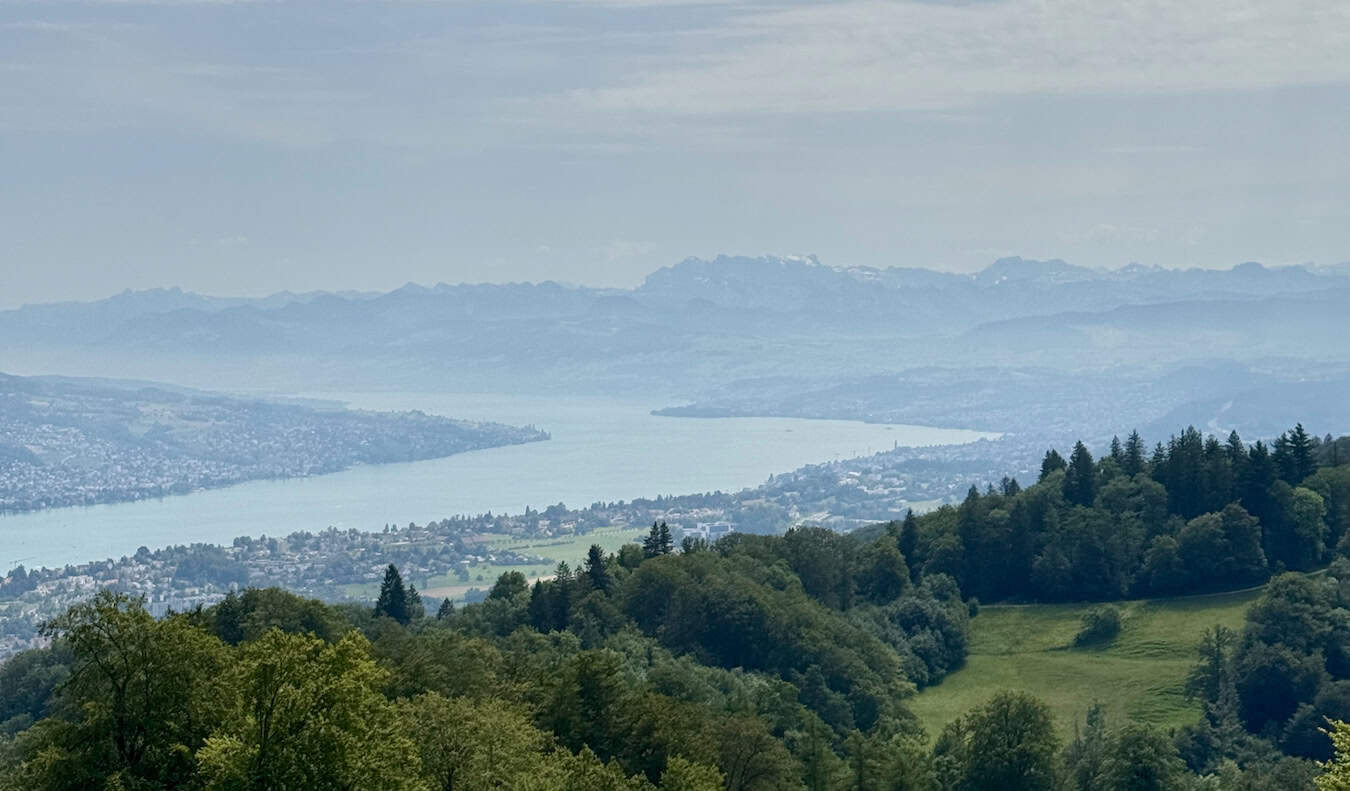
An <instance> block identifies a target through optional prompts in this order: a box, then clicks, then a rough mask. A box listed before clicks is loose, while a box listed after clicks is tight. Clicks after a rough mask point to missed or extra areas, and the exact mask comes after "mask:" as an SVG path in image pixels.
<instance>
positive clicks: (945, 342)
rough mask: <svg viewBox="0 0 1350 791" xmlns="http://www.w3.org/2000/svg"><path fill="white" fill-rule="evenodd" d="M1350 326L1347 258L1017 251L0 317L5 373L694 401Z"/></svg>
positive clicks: (1307, 360)
mask: <svg viewBox="0 0 1350 791" xmlns="http://www.w3.org/2000/svg"><path fill="white" fill-rule="evenodd" d="M1347 337H1350V267H1348V266H1333V267H1304V266H1290V267H1278V268H1273V267H1266V266H1263V265H1261V264H1259V263H1243V264H1240V265H1238V266H1235V267H1233V268H1231V269H1226V270H1205V269H1188V270H1170V269H1162V268H1157V267H1146V266H1140V265H1131V266H1127V267H1123V268H1120V269H1114V270H1102V269H1090V268H1086V267H1081V266H1074V265H1072V264H1069V263H1066V262H1064V261H1061V260H1058V259H1054V260H1045V261H1038V260H1028V259H1023V258H1003V259H1000V260H998V261H995V262H994V263H993V264H992V265H990V266H989V267H988V268H986V269H984V270H983V271H980V272H977V273H974V274H953V273H948V272H938V271H933V270H928V269H916V268H890V269H875V268H865V267H852V268H839V267H831V266H826V265H824V264H822V263H820V262H819V261H817V260H816V259H814V258H809V257H806V258H799V257H798V258H775V257H763V258H745V257H727V256H719V257H718V258H715V259H713V260H700V259H688V260H685V261H682V262H680V263H678V264H675V265H673V266H669V267H664V268H662V269H660V270H658V271H656V272H653V273H652V274H651V275H650V276H648V277H647V279H646V281H645V282H644V283H643V284H642V285H641V286H639V287H637V288H635V289H596V288H586V287H577V286H567V285H562V284H558V283H553V282H543V283H513V284H501V285H446V284H443V283H442V284H438V285H435V286H419V285H415V284H409V285H406V286H404V287H402V288H399V289H396V290H394V291H391V292H388V293H382V294H373V293H324V292H316V293H309V294H277V295H273V296H270V297H266V298H262V299H231V298H217V297H205V296H201V295H197V294H191V293H187V292H183V291H180V290H177V289H170V290H155V291H141V292H125V293H123V294H119V295H117V296H115V297H111V298H109V299H106V300H100V301H97V302H89V303H62V304H55V305H35V306H26V307H24V308H20V309H18V310H11V311H4V312H0V370H3V369H9V370H21V371H26V372H32V373H49V372H60V373H75V374H85V375H101V376H121V377H140V378H146V379H156V380H165V381H176V382H182V383H184V384H191V385H195V386H203V387H209V388H212V389H221V388H227V389H263V390H267V389H270V390H276V391H297V390H312V389H323V388H348V389H350V388H369V387H394V388H399V389H419V388H423V389H424V388H437V389H465V390H488V391H500V390H508V391H530V392H562V391H565V392H595V393H600V392H603V393H613V392H632V393H636V392H642V393H648V394H662V395H664V396H669V397H671V398H683V399H686V400H696V401H699V400H703V399H704V398H705V397H707V396H709V395H710V394H715V393H717V392H722V391H723V390H724V389H725V388H726V386H727V385H729V384H730V383H734V382H755V381H761V382H762V381H767V380H770V379H772V378H773V377H788V378H790V379H793V380H794V381H799V382H807V383H810V384H812V385H819V388H817V389H828V388H829V387H830V386H831V384H832V383H837V382H842V381H856V380H858V379H859V378H860V377H863V378H865V377H869V376H882V377H886V376H895V375H897V374H899V373H900V372H904V371H912V370H914V369H916V368H920V367H925V366H928V367H935V368H939V369H941V368H951V367H957V368H969V367H971V366H983V367H987V368H991V369H1019V368H1020V369H1035V370H1042V371H1047V372H1052V373H1053V375H1056V376H1063V375H1067V374H1070V373H1074V372H1083V371H1096V372H1108V371H1109V375H1110V376H1123V375H1126V374H1125V373H1124V372H1127V371H1128V372H1130V373H1129V374H1128V375H1129V376H1133V377H1136V378H1137V380H1138V381H1148V379H1149V378H1150V377H1154V376H1161V375H1163V374H1166V373H1167V372H1169V371H1171V370H1174V369H1176V368H1178V367H1182V366H1188V365H1195V364H1209V363H1212V362H1215V361H1227V362H1236V363H1241V364H1242V365H1244V366H1252V370H1255V371H1261V370H1266V369H1271V370H1274V369H1276V368H1278V369H1280V370H1282V371H1285V372H1289V371H1293V372H1294V373H1293V374H1290V375H1293V376H1299V377H1303V378H1310V379H1325V378H1327V377H1334V376H1336V375H1338V374H1337V373H1336V372H1337V371H1339V370H1340V368H1338V367H1337V366H1343V364H1345V363H1350V344H1346V343H1345V342H1344V339H1345V338H1347ZM1281 375H1284V374H1281ZM1159 406H1160V407H1168V406H1170V407H1177V406H1180V404H1179V403H1177V404H1171V405H1159ZM1164 411H1165V409H1164ZM1159 416H1161V413H1159ZM1117 425H1118V424H1117Z"/></svg>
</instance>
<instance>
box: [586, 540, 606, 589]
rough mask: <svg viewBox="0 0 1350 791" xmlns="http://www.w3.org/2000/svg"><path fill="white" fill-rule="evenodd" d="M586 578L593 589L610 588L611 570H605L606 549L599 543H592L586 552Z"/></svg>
mask: <svg viewBox="0 0 1350 791" xmlns="http://www.w3.org/2000/svg"><path fill="white" fill-rule="evenodd" d="M586 579H587V580H589V581H590V583H591V590H598V591H607V590H609V572H608V571H606V570H605V550H604V549H602V548H601V547H600V545H599V544H591V548H590V550H588V551H587V552H586Z"/></svg>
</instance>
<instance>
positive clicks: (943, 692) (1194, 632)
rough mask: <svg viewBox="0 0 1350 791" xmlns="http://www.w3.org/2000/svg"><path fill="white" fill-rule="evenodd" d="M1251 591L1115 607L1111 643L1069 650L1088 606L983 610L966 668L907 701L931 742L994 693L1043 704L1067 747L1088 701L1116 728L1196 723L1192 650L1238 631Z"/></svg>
mask: <svg viewBox="0 0 1350 791" xmlns="http://www.w3.org/2000/svg"><path fill="white" fill-rule="evenodd" d="M1260 594H1261V591H1260V589H1255V590H1248V591H1238V592H1234V593H1221V594H1213V595H1208V596H1188V597H1182V598H1175V599H1151V600H1143V601H1131V602H1120V603H1119V606H1120V608H1121V611H1122V613H1123V614H1124V616H1125V623H1124V628H1123V629H1122V631H1121V633H1120V635H1119V636H1118V637H1116V639H1115V640H1114V641H1112V642H1111V643H1110V644H1108V645H1106V646H1103V647H1099V648H1089V649H1075V648H1071V647H1070V646H1072V644H1073V637H1074V635H1075V634H1076V633H1077V632H1078V628H1079V619H1080V618H1081V617H1082V615H1083V613H1085V612H1086V611H1087V610H1089V609H1091V608H1092V607H1093V606H1094V605H1091V604H1040V605H991V606H987V607H983V608H981V610H980V614H979V615H978V616H977V617H976V618H975V619H974V620H972V621H971V647H970V655H969V658H968V659H967V660H966V665H965V667H963V668H962V669H961V670H958V671H957V672H955V673H953V674H951V675H950V676H948V677H947V678H946V679H945V680H944V681H943V682H942V683H941V684H939V685H937V686H935V687H931V688H929V689H926V690H924V691H923V692H922V693H920V694H919V695H918V696H917V697H915V698H912V699H911V700H910V701H909V704H910V708H911V709H912V710H913V711H914V713H915V714H916V715H918V717H919V719H920V721H921V722H923V724H924V727H925V728H927V730H928V733H929V735H930V736H932V737H934V738H936V736H937V734H938V733H939V732H940V731H941V730H942V727H943V726H944V725H945V724H946V723H948V722H950V721H951V720H953V719H955V718H956V717H957V716H959V715H960V714H962V713H964V712H965V711H967V710H969V709H970V708H972V707H974V706H976V705H978V704H980V703H983V702H984V701H985V700H987V699H988V698H989V697H990V696H991V695H993V694H994V693H995V692H998V691H999V690H1004V689H1016V690H1025V691H1027V692H1030V693H1032V694H1034V695H1036V696H1037V697H1039V698H1040V699H1042V700H1044V701H1045V702H1046V703H1047V704H1049V706H1050V709H1051V711H1052V712H1053V713H1054V716H1055V724H1056V725H1057V726H1058V728H1059V730H1060V734H1061V736H1064V737H1065V738H1067V737H1068V736H1069V735H1070V734H1071V733H1072V730H1073V723H1074V721H1075V720H1079V721H1081V719H1082V716H1083V713H1084V712H1085V711H1086V709H1087V706H1088V705H1089V704H1090V702H1091V701H1093V700H1094V699H1095V700H1098V701H1100V702H1101V703H1102V704H1103V705H1105V706H1106V709H1107V712H1108V717H1109V719H1110V720H1114V721H1115V722H1124V721H1125V720H1127V719H1129V720H1134V721H1138V722H1143V723H1148V724H1150V725H1155V726H1158V727H1162V728H1168V727H1172V726H1180V725H1184V724H1186V723H1188V722H1192V721H1194V720H1195V718H1196V717H1197V716H1198V714H1199V709H1198V707H1197V706H1195V705H1194V704H1191V703H1188V702H1187V701H1186V700H1185V698H1184V696H1183V694H1182V687H1183V685H1184V683H1185V679H1186V673H1187V672H1188V670H1189V669H1190V667H1191V665H1192V664H1194V662H1195V644H1196V643H1197V642H1198V641H1199V640H1200V635H1201V633H1202V632H1203V631H1204V630H1205V629H1206V628H1208V627H1210V626H1212V625H1214V624H1224V625H1226V626H1229V627H1233V628H1240V627H1241V625H1242V621H1243V616H1244V615H1245V613H1246V610H1247V607H1248V605H1250V604H1251V603H1252V601H1254V600H1255V599H1256V598H1257V597H1258V596H1259V595H1260Z"/></svg>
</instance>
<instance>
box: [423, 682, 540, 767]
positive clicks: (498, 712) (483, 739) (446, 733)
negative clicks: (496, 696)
mask: <svg viewBox="0 0 1350 791" xmlns="http://www.w3.org/2000/svg"><path fill="white" fill-rule="evenodd" d="M399 713H400V715H401V719H402V721H403V722H404V723H408V724H413V723H415V725H416V727H414V728H412V729H411V731H410V732H411V736H412V739H413V741H414V743H415V744H416V754H417V756H418V758H419V760H420V765H421V774H422V779H423V781H424V782H425V783H426V784H427V786H428V787H429V788H431V789H435V791H477V790H478V789H484V791H486V789H493V788H516V787H518V786H519V785H521V784H523V783H525V782H527V781H528V780H529V779H530V778H531V777H533V776H536V775H539V774H542V773H544V772H545V771H546V766H547V760H546V758H545V755H544V753H545V752H546V751H547V750H548V749H549V748H550V747H551V746H552V744H553V738H552V736H551V735H550V734H548V733H546V732H544V731H541V730H539V729H538V728H536V727H535V726H534V724H533V723H531V722H530V719H529V716H528V715H527V713H526V712H525V711H524V710H522V709H517V708H514V707H512V706H510V705H509V704H507V703H505V702H503V701H500V700H483V701H472V700H469V699H467V698H453V699H449V698H444V697H441V696H440V695H438V694H435V693H430V694H425V695H419V696H417V697H415V698H412V699H411V700H405V701H402V702H401V703H400V704H399Z"/></svg>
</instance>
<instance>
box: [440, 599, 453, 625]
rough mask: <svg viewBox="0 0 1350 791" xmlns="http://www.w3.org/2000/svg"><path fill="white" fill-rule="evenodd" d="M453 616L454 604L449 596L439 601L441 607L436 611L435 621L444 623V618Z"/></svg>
mask: <svg viewBox="0 0 1350 791" xmlns="http://www.w3.org/2000/svg"><path fill="white" fill-rule="evenodd" d="M454 614H455V602H454V600H453V599H451V598H450V597H449V596H447V597H445V598H444V599H442V600H441V607H440V609H438V610H437V611H436V620H438V621H444V620H445V619H446V618H449V617H450V616H452V615H454Z"/></svg>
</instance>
